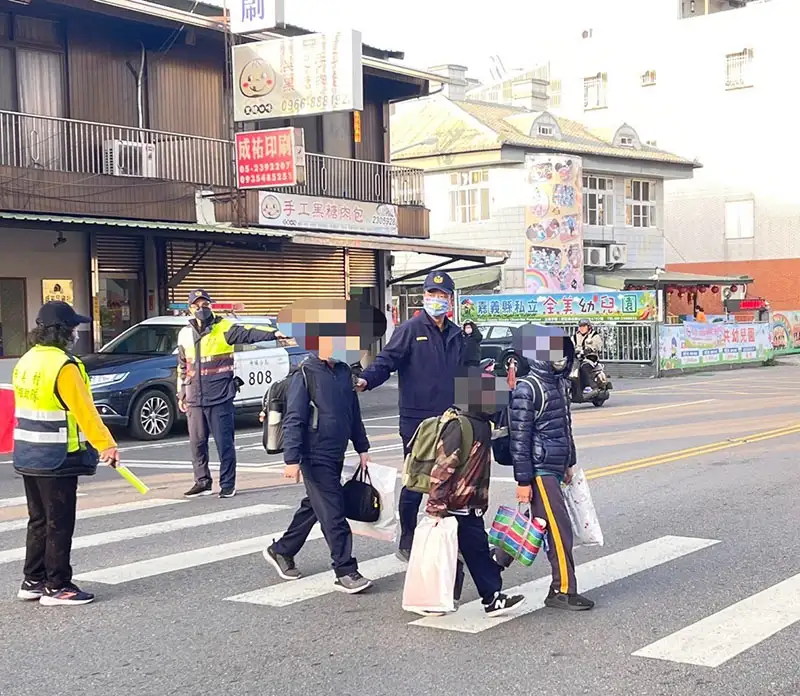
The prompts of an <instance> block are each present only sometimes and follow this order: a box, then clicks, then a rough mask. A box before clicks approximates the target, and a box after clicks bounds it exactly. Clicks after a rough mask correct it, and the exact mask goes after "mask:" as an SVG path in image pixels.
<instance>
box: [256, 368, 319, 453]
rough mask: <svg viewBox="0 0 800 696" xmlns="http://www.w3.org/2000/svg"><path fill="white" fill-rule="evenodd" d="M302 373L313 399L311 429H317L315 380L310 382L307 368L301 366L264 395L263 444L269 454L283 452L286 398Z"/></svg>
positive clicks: (272, 386)
mask: <svg viewBox="0 0 800 696" xmlns="http://www.w3.org/2000/svg"><path fill="white" fill-rule="evenodd" d="M298 372H299V373H300V374H301V375H302V378H303V382H304V384H305V385H306V389H307V390H308V394H309V397H310V399H311V419H312V422H311V429H312V430H316V427H317V405H316V403H315V400H314V380H309V379H308V375H307V374H306V370H305V367H304V366H303V365H302V364H300V365H298V366H297V367H293V368H292V369H291V370H289V374H287V375H286V377H284V378H283V379H281V380H278V381H277V382H273V383H272V384H271V385H270V387H269V389H267V391H266V393H265V394H264V399H263V401H262V404H261V412H262V413H263V414H264V415H263V418H264V420H263V431H262V435H261V443H262V444H263V445H264V449H265V450H267V454H280V453H281V452H283V419H284V417H285V416H286V397H287V395H288V393H289V382H290V380H291V379H292V378H293V377H294V375H295V374H297V373H298Z"/></svg>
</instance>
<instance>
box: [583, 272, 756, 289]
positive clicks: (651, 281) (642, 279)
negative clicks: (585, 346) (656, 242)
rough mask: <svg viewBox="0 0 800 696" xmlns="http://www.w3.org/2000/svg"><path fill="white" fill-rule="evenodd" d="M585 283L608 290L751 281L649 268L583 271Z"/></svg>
mask: <svg viewBox="0 0 800 696" xmlns="http://www.w3.org/2000/svg"><path fill="white" fill-rule="evenodd" d="M584 279H585V281H586V283H587V284H590V285H598V286H600V287H601V288H608V289H609V290H625V288H626V287H627V286H628V285H640V286H643V287H652V288H654V287H655V286H656V284H657V285H658V286H659V287H662V288H663V287H665V286H667V285H675V286H683V287H693V286H695V285H749V284H750V283H752V282H753V279H752V278H751V277H750V276H723V275H702V274H699V273H678V272H676V271H666V272H665V273H656V272H655V270H650V269H635V268H634V269H631V270H629V271H626V270H625V269H622V270H619V271H590V270H588V269H587V270H586V271H584Z"/></svg>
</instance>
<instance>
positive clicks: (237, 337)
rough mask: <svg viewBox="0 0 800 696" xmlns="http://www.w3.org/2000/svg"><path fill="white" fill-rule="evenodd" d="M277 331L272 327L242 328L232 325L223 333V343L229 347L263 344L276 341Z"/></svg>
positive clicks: (238, 325)
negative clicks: (225, 342)
mask: <svg viewBox="0 0 800 696" xmlns="http://www.w3.org/2000/svg"><path fill="white" fill-rule="evenodd" d="M277 331H278V329H276V328H275V327H274V326H249V325H248V326H242V325H240V324H234V325H233V326H231V327H230V328H229V329H228V330H227V331H226V332H225V341H227V343H228V345H229V346H241V345H249V344H251V343H263V342H264V341H274V340H276V339H277V336H276V335H275V333H276V332H277Z"/></svg>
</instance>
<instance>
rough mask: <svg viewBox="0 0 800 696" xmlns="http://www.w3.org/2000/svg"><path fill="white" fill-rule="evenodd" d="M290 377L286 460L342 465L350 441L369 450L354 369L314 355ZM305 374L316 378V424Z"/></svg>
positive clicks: (313, 389) (358, 449) (358, 448)
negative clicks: (354, 385) (352, 372)
mask: <svg viewBox="0 0 800 696" xmlns="http://www.w3.org/2000/svg"><path fill="white" fill-rule="evenodd" d="M303 367H304V370H303V371H300V370H298V371H297V372H295V373H294V374H293V375H292V376H291V377H290V378H289V379H290V381H289V389H288V391H287V394H286V415H285V416H284V420H283V446H284V451H283V460H284V461H285V462H286V463H287V464H305V465H309V464H312V463H322V464H325V463H331V464H334V465H337V466H338V465H340V464H341V463H342V461H343V460H344V453H345V452H346V451H347V442H348V440H349V441H352V443H353V448H354V449H355V451H356V452H358V453H359V454H361V453H363V452H367V451H369V440H368V439H367V431H366V429H365V428H364V421H363V420H361V405H360V403H359V401H358V394H357V393H356V391H355V390H354V389H353V380H352V377H351V374H350V368H349V367H348V366H347V365H345V364H344V363H340V362H337V363H334V364H333V367H331V366H330V364H328V362H327V361H324V360H320V359H319V358H317V357H315V356H311V357H309V358H308V359H307V360H306V361H305V362H303ZM303 372H305V379H307V380H308V381H309V384H311V383H312V382H313V385H312V387H311V392H313V394H314V399H315V403H316V407H317V414H316V419H315V420H316V429H314V427H313V426H314V423H313V420H314V418H313V413H312V411H313V409H312V408H311V397H310V396H309V389H308V386H307V385H306V383H305V381H304V378H303Z"/></svg>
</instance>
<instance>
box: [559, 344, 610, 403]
mask: <svg viewBox="0 0 800 696" xmlns="http://www.w3.org/2000/svg"><path fill="white" fill-rule="evenodd" d="M584 363H586V364H587V365H589V366H590V367H591V369H592V375H591V383H590V384H589V386H590V387H591V391H584V390H583V389H582V388H581V365H583V364H584ZM569 381H570V383H571V387H572V389H571V394H570V398H571V399H572V403H573V404H587V403H592V404H594V405H595V406H597V407H600V406H602V405H603V404H605V402H606V401H608V399H609V396H610V394H609V392H610V391H611V390H612V389H613V388H614V385H613V384H612V383H611V380H610V379H609V378H608V376H607V375H606V372H605V367H604V366H603V363H601V362H600V357H599V356H598V355H595V354H593V353H591V354H584V353H583V352H582V351H578V352H576V353H575V364H574V365H573V366H572V371H571V372H570V374H569Z"/></svg>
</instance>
